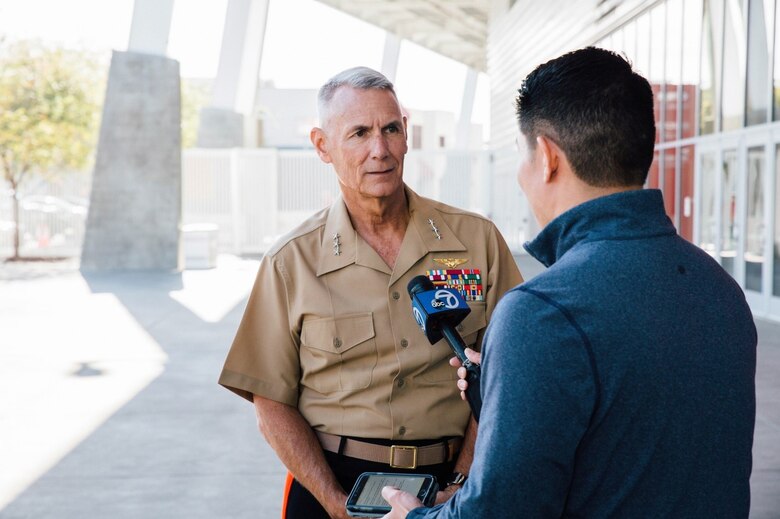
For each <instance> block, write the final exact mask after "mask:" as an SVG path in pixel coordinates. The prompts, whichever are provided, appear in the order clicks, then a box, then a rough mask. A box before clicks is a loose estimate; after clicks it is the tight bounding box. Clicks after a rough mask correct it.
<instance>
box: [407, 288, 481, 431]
mask: <svg viewBox="0 0 780 519" xmlns="http://www.w3.org/2000/svg"><path fill="white" fill-rule="evenodd" d="M406 289H407V291H408V292H409V297H410V298H411V300H412V313H413V314H414V319H415V320H416V321H417V324H418V325H420V328H421V329H422V331H423V333H425V336H426V337H427V338H428V341H430V343H431V344H435V343H437V342H438V341H439V340H440V339H441V338H442V336H443V337H444V340H445V341H447V344H448V345H449V347H450V349H452V351H453V352H454V353H455V356H456V357H458V359H459V360H460V362H461V364H463V367H464V368H466V372H467V373H466V382H468V384H469V386H468V388H466V400H467V401H468V403H469V407H471V413H472V414H473V415H474V419H475V420H476V421H477V422H479V413H480V411H481V409H482V397H481V396H480V394H479V379H480V370H479V365H477V364H474V363H473V362H471V361H470V360H469V359H468V357H466V352H465V349H466V344H465V343H464V342H463V338H462V337H461V336H460V334H459V333H458V332H457V330H455V327H456V326H457V325H458V324H459V323H460V322H461V321H463V319H465V318H466V316H467V315H468V314H469V312H471V308H469V305H468V304H467V303H466V300H465V299H463V296H461V295H460V292H458V291H457V290H455V289H452V288H436V287H435V286H433V283H432V282H431V280H430V279H428V278H427V277H425V276H415V277H414V278H412V280H411V281H409V285H407V287H406Z"/></svg>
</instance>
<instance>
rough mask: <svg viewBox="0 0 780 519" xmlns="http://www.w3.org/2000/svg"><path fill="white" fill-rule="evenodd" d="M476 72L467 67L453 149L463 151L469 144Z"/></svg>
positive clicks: (477, 76) (475, 91)
mask: <svg viewBox="0 0 780 519" xmlns="http://www.w3.org/2000/svg"><path fill="white" fill-rule="evenodd" d="M478 78H479V74H478V72H477V71H476V70H475V69H473V68H471V67H468V68H467V69H466V80H465V82H464V85H463V98H462V100H461V105H460V118H459V119H458V127H457V129H456V133H455V149H457V150H461V151H465V150H467V149H469V146H470V145H471V114H472V112H473V111H474V98H475V96H476V93H477V79H478Z"/></svg>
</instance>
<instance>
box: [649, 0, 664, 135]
mask: <svg viewBox="0 0 780 519" xmlns="http://www.w3.org/2000/svg"><path fill="white" fill-rule="evenodd" d="M665 15H666V4H660V5H659V6H657V7H655V8H654V9H653V10H652V11H650V71H649V77H648V78H647V79H648V80H649V81H650V86H651V87H652V88H653V105H654V106H653V110H654V111H655V127H656V132H655V142H660V141H661V138H662V137H663V134H664V129H663V126H662V125H661V114H663V110H664V93H663V84H664V72H665V71H664V49H665V45H664V43H665V40H666V33H665V31H666V23H665V22H666V20H665V19H664V17H665Z"/></svg>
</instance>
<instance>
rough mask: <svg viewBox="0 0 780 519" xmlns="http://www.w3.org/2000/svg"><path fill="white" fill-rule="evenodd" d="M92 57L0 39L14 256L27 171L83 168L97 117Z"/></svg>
mask: <svg viewBox="0 0 780 519" xmlns="http://www.w3.org/2000/svg"><path fill="white" fill-rule="evenodd" d="M101 83H102V82H101V80H100V73H99V72H98V67H97V61H96V60H95V59H94V58H93V57H92V56H90V55H89V54H87V53H85V52H79V51H72V50H64V49H52V48H47V47H45V46H43V45H42V44H40V43H35V42H17V43H13V44H6V43H4V42H2V41H0V168H1V169H2V172H3V178H4V179H5V180H6V182H8V184H9V185H10V188H11V196H12V197H13V218H14V224H15V225H14V255H13V257H12V258H11V259H19V188H20V186H21V185H22V184H23V182H24V181H25V179H26V178H28V177H29V175H30V174H31V173H37V174H40V175H43V176H49V177H50V176H53V175H57V174H58V172H60V171H63V170H65V169H66V168H68V169H79V168H83V167H84V166H85V165H86V164H87V163H88V161H89V160H90V158H91V157H92V156H93V151H94V148H95V139H96V129H97V121H98V117H99V113H100V112H99V101H98V87H99V85H100V84H101Z"/></svg>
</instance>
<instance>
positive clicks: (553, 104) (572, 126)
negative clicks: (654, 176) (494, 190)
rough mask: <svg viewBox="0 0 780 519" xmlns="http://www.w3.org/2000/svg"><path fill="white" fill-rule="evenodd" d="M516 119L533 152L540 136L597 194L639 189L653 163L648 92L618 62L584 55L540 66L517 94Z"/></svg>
mask: <svg viewBox="0 0 780 519" xmlns="http://www.w3.org/2000/svg"><path fill="white" fill-rule="evenodd" d="M517 119H518V123H519V125H520V131H521V133H522V134H523V135H524V136H525V137H526V139H527V140H528V143H529V145H530V146H531V148H532V149H535V148H536V138H537V137H538V136H539V135H542V136H544V137H547V138H549V139H551V140H552V141H554V142H555V143H556V144H557V145H558V146H559V147H560V148H561V149H562V150H563V152H564V153H565V154H566V157H567V158H568V159H569V162H570V164H571V166H572V168H573V169H574V173H575V174H576V175H577V176H578V177H579V178H580V179H581V180H583V181H584V182H586V183H587V184H589V185H592V186H597V187H613V186H636V185H642V184H644V183H645V179H646V178H647V172H648V169H649V168H650V164H651V163H652V161H653V146H654V143H655V120H654V117H653V91H652V89H651V88H650V84H649V83H648V82H647V80H646V79H645V78H643V77H642V76H640V75H639V74H637V73H636V72H634V71H633V70H632V69H631V64H630V63H628V62H627V61H626V60H625V59H624V58H622V57H621V56H619V55H617V54H615V53H614V52H610V51H608V50H604V49H598V48H595V47H587V48H585V49H580V50H577V51H574V52H570V53H568V54H564V55H563V56H560V57H558V58H556V59H553V60H551V61H548V62H547V63H544V64H542V65H539V66H538V67H537V68H536V69H535V70H534V71H533V72H531V73H530V74H529V75H528V77H526V79H525V80H524V81H523V84H522V86H521V88H520V90H519V91H518V96H517Z"/></svg>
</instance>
